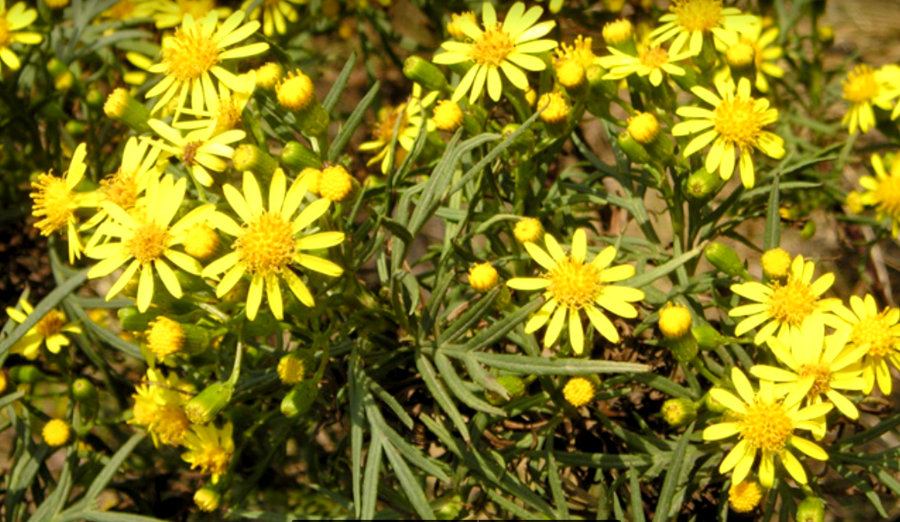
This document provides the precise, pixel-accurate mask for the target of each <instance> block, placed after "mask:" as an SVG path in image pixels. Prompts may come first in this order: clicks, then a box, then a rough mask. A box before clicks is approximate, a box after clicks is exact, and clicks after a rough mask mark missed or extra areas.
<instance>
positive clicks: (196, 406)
mask: <svg viewBox="0 0 900 522" xmlns="http://www.w3.org/2000/svg"><path fill="white" fill-rule="evenodd" d="M233 392H234V385H233V384H231V383H230V382H217V383H213V384H210V385H209V386H207V387H206V389H204V390H203V391H202V392H200V393H199V394H197V395H195V396H194V397H193V398H192V399H191V400H189V401H188V403H187V404H185V405H184V414H185V415H187V418H188V420H189V421H191V423H193V424H206V423H208V422H210V421H211V420H213V419H214V418H215V417H216V415H218V414H219V412H220V411H222V408H224V407H225V406H227V405H228V402H229V401H231V394H232V393H233Z"/></svg>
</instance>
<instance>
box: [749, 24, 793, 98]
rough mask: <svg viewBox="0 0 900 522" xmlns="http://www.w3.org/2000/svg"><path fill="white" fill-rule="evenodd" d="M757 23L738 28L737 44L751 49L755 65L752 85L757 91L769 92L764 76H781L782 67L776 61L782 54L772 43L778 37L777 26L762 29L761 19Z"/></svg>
mask: <svg viewBox="0 0 900 522" xmlns="http://www.w3.org/2000/svg"><path fill="white" fill-rule="evenodd" d="M757 20H758V23H756V24H752V25H749V26H747V27H743V28H741V30H740V38H739V39H738V43H739V44H741V43H742V44H746V45H749V46H750V47H751V48H752V49H753V63H754V65H755V66H756V79H755V80H754V85H756V88H757V89H759V92H769V80H768V79H767V78H766V77H767V76H768V77H772V78H781V77H782V76H784V69H782V68H781V67H779V66H778V64H777V63H776V62H777V61H778V59H779V58H781V56H782V55H783V54H784V50H783V49H782V48H781V46H779V45H774V44H775V40H777V39H778V28H777V27H769V28H766V29H765V30H763V29H764V28H763V23H762V20H759V19H757Z"/></svg>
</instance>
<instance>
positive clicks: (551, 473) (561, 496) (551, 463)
mask: <svg viewBox="0 0 900 522" xmlns="http://www.w3.org/2000/svg"><path fill="white" fill-rule="evenodd" d="M544 449H545V451H544V458H546V459H547V482H548V483H549V484H550V494H552V495H553V503H554V504H556V518H557V519H558V520H568V519H569V506H568V504H567V503H566V495H565V493H564V492H563V488H562V481H561V480H560V478H559V465H558V464H557V463H556V459H555V458H554V457H553V437H547V440H546V442H545V443H544Z"/></svg>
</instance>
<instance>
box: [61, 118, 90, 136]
mask: <svg viewBox="0 0 900 522" xmlns="http://www.w3.org/2000/svg"><path fill="white" fill-rule="evenodd" d="M87 129H88V126H87V124H86V123H84V122H83V121H78V120H69V121H67V122H66V132H68V133H69V134H71V135H72V136H81V135H83V134H84V133H85V132H86V131H87Z"/></svg>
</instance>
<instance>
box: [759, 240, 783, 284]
mask: <svg viewBox="0 0 900 522" xmlns="http://www.w3.org/2000/svg"><path fill="white" fill-rule="evenodd" d="M759 264H760V265H762V270H763V276H764V277H765V278H766V279H785V278H786V277H787V276H788V273H789V272H790V270H791V255H790V254H788V253H787V251H786V250H784V249H783V248H780V247H776V248H772V249H769V250H766V251H765V252H763V255H762V257H761V258H760V260H759Z"/></svg>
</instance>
